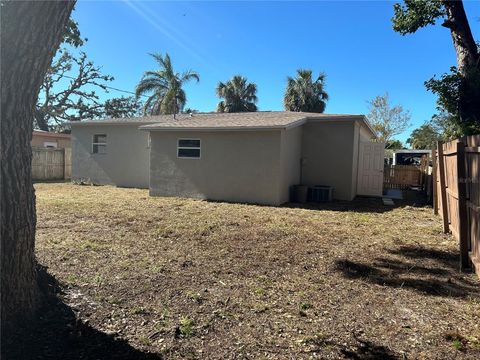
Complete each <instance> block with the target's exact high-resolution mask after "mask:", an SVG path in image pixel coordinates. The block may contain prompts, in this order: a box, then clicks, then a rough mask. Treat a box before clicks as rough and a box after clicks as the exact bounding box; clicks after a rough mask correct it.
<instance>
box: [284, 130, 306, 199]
mask: <svg viewBox="0 0 480 360" xmlns="http://www.w3.org/2000/svg"><path fill="white" fill-rule="evenodd" d="M302 135H303V126H297V127H295V128H292V129H287V130H282V133H281V144H282V145H281V152H280V154H281V174H282V177H281V181H280V188H279V192H280V203H285V202H288V201H290V186H291V185H297V184H300V161H301V158H302Z"/></svg>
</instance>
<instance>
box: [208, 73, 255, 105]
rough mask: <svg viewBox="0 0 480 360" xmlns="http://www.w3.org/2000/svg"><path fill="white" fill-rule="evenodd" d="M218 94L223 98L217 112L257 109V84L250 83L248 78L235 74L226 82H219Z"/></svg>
mask: <svg viewBox="0 0 480 360" xmlns="http://www.w3.org/2000/svg"><path fill="white" fill-rule="evenodd" d="M216 91H217V96H218V97H219V98H223V99H224V100H222V101H220V102H219V103H218V105H217V112H228V113H234V112H249V111H257V106H256V105H255V103H256V102H257V85H255V84H254V83H249V82H248V80H247V78H245V77H243V76H240V75H235V76H234V77H233V78H232V79H231V80H228V81H227V82H226V83H223V82H219V83H218V85H217V89H216Z"/></svg>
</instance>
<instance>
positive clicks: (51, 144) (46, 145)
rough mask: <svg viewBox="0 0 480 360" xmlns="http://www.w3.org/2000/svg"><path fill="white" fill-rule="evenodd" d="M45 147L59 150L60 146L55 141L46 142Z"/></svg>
mask: <svg viewBox="0 0 480 360" xmlns="http://www.w3.org/2000/svg"><path fill="white" fill-rule="evenodd" d="M43 147H44V148H47V149H57V148H58V144H57V143H56V142H53V141H44V142H43Z"/></svg>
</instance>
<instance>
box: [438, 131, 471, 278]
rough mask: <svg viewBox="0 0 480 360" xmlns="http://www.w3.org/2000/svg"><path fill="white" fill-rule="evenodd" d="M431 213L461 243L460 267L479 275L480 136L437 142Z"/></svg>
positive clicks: (445, 230)
mask: <svg viewBox="0 0 480 360" xmlns="http://www.w3.org/2000/svg"><path fill="white" fill-rule="evenodd" d="M433 158H434V173H433V174H434V180H433V181H434V199H433V205H434V212H435V213H436V214H437V213H439V214H440V216H441V217H442V219H443V230H444V232H445V233H447V232H451V233H452V234H453V236H454V237H455V238H456V239H457V240H458V241H459V244H460V267H461V269H462V270H464V269H468V268H470V265H471V264H473V265H474V268H475V270H476V272H477V273H479V274H480V227H479V223H480V135H475V136H466V137H463V138H460V139H458V140H454V141H451V142H448V143H442V142H439V143H438V146H437V151H436V153H435V154H434V157H433Z"/></svg>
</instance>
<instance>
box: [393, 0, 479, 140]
mask: <svg viewBox="0 0 480 360" xmlns="http://www.w3.org/2000/svg"><path fill="white" fill-rule="evenodd" d="M394 12H395V14H394V17H393V19H392V22H393V29H394V30H395V31H397V32H399V33H400V34H402V35H405V34H409V33H414V32H416V31H417V30H418V29H419V28H422V27H425V26H428V25H434V24H435V23H436V22H437V21H438V20H440V21H442V26H444V27H446V28H447V29H449V30H450V34H451V37H452V41H453V45H454V47H455V51H456V54H457V67H456V68H452V69H451V72H450V74H444V75H443V76H442V77H441V78H440V79H435V78H432V79H430V80H429V81H427V82H426V85H427V88H428V89H429V90H431V91H433V92H434V93H436V94H437V95H438V96H439V107H440V110H441V111H442V110H443V111H447V112H449V113H450V114H451V115H452V117H451V120H452V121H455V122H457V123H458V125H459V127H460V129H461V131H462V132H463V133H465V134H472V133H478V132H480V101H478V99H479V98H480V55H479V51H478V47H477V44H476V43H475V40H474V38H473V35H472V32H471V29H470V24H469V23H468V19H467V16H466V14H465V9H464V7H463V2H462V1H447V0H424V1H416V0H405V1H404V4H403V5H402V4H395V5H394Z"/></svg>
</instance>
